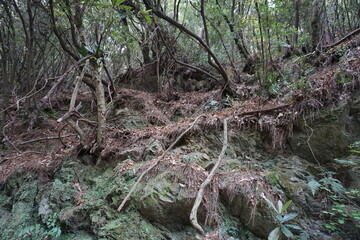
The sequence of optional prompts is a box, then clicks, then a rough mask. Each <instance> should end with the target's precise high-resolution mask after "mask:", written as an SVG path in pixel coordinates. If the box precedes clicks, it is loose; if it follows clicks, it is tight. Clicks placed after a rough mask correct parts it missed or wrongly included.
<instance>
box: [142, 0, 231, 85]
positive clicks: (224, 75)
mask: <svg viewBox="0 0 360 240" xmlns="http://www.w3.org/2000/svg"><path fill="white" fill-rule="evenodd" d="M143 2H144V4H145V6H146V7H147V8H148V9H151V10H152V12H153V13H154V14H155V15H156V16H158V17H159V18H161V19H164V20H165V21H167V22H168V23H170V24H171V25H173V26H175V27H177V28H178V29H179V30H180V31H182V32H184V33H186V34H187V35H189V36H190V37H192V38H193V39H195V40H196V41H197V42H198V43H199V45H200V46H202V47H203V48H204V50H205V51H206V52H207V53H208V54H209V56H210V57H211V58H212V59H213V60H214V62H215V64H216V67H217V68H216V70H217V71H218V72H219V73H220V75H221V76H222V78H223V80H224V85H226V84H228V82H229V78H228V75H227V73H226V71H225V69H224V67H223V66H222V65H221V63H220V62H219V60H218V58H217V57H216V56H215V54H214V53H213V51H212V50H211V49H210V47H209V46H208V45H207V44H206V43H205V42H204V41H203V40H202V39H201V38H200V37H199V36H197V35H196V34H195V33H193V32H192V31H190V30H189V29H187V28H186V27H185V26H184V25H182V24H181V23H179V22H177V21H175V20H174V19H172V18H171V17H169V16H167V15H165V14H164V13H163V12H162V11H159V10H157V9H156V8H155V7H154V6H153V5H152V4H151V3H150V1H149V0H143Z"/></svg>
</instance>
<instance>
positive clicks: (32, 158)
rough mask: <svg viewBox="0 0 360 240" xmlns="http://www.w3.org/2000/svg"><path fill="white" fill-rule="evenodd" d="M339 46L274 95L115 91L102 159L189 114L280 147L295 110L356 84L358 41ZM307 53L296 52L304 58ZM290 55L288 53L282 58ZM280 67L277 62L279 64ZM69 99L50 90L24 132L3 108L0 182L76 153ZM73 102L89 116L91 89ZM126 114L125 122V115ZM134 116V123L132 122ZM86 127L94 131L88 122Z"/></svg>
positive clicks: (166, 131) (20, 121)
mask: <svg viewBox="0 0 360 240" xmlns="http://www.w3.org/2000/svg"><path fill="white" fill-rule="evenodd" d="M346 44H347V43H343V44H341V45H340V46H337V48H335V49H332V50H331V51H329V52H328V53H327V54H325V55H323V56H321V57H322V58H323V60H322V61H323V65H322V66H321V68H317V69H316V71H315V72H314V73H312V74H311V75H309V76H308V77H307V80H306V83H304V85H303V86H296V87H295V84H296V83H293V84H292V85H290V86H284V87H283V88H282V92H281V94H279V95H277V96H271V97H267V98H266V99H264V97H262V96H261V92H259V91H254V90H253V89H254V86H248V85H246V84H239V85H234V87H235V88H237V89H238V92H239V96H240V97H239V98H233V97H229V96H228V97H226V98H222V97H221V96H222V90H221V89H218V90H212V91H209V92H182V93H181V92H171V93H168V94H167V95H166V96H165V95H164V94H158V93H147V92H143V91H137V90H131V89H125V88H122V89H118V91H117V97H116V98H115V99H114V113H113V114H111V117H110V119H108V122H107V131H106V148H105V150H104V151H103V153H102V156H101V157H102V158H106V157H107V156H109V154H110V155H111V154H116V153H120V152H122V151H124V150H126V149H129V148H133V147H134V146H138V147H142V146H143V145H144V143H145V141H146V140H147V139H149V138H150V137H151V138H154V139H158V140H160V141H161V142H162V143H163V144H164V146H169V145H170V143H172V142H173V141H174V140H175V139H176V138H177V136H179V135H180V134H181V133H182V132H183V131H184V130H185V129H187V128H188V126H189V125H190V124H191V123H192V122H193V121H195V119H198V121H197V122H196V124H195V127H193V128H192V131H191V132H190V133H189V134H195V133H200V132H204V131H207V130H209V129H214V128H221V127H222V122H223V119H225V118H227V119H228V121H229V124H230V125H232V126H236V127H238V128H257V129H260V130H262V131H266V132H268V133H269V141H270V142H271V143H272V145H273V147H274V148H282V146H283V144H284V142H285V140H286V138H287V137H288V136H289V135H290V134H291V131H292V129H293V126H294V124H296V121H297V119H298V118H299V117H300V116H302V115H304V114H314V113H317V112H319V111H320V110H321V109H324V108H329V107H332V106H334V105H335V104H336V103H337V102H339V101H342V100H345V99H346V98H348V97H349V94H350V93H351V92H352V91H354V90H355V89H357V88H358V87H359V83H360V80H359V79H360V78H359V73H360V47H353V48H349V49H350V50H348V51H345V50H343V49H346V48H347V45H346ZM340 50H341V51H342V55H341V56H340V57H339V59H337V60H336V61H335V63H332V62H331V59H332V58H334V55H336V54H338V53H339V52H340ZM314 57H315V56H308V57H307V58H306V57H299V58H302V59H301V61H308V59H309V58H314ZM316 58H317V60H316V61H321V60H318V59H319V58H320V57H316ZM329 59H330V60H329ZM297 60H299V59H297V58H293V59H291V60H288V62H290V61H291V62H295V61H297ZM326 61H327V63H326ZM329 61H330V63H329ZM282 64H284V63H282ZM284 65H285V64H284ZM284 65H282V66H281V67H283V68H284V67H285V66H284ZM169 94H170V96H169ZM259 94H260V95H259ZM241 96H242V97H241ZM70 97H71V93H68V94H66V93H64V94H62V95H61V96H57V98H56V99H55V100H54V103H53V108H52V109H48V110H47V111H45V112H43V113H42V114H41V119H39V121H38V124H37V126H36V128H35V129H32V130H26V129H27V120H26V118H25V117H24V116H22V115H21V114H20V113H19V111H16V110H17V109H16V108H15V107H14V108H12V109H11V110H10V111H8V112H7V114H8V115H9V116H10V117H11V119H12V122H11V123H8V124H7V125H6V126H5V128H4V130H3V131H4V133H5V135H6V136H7V138H8V139H7V141H6V140H5V139H4V140H3V144H2V146H1V148H2V150H1V156H0V182H4V181H5V180H6V179H7V177H8V176H9V175H11V173H13V172H14V171H16V170H17V169H18V168H23V169H27V170H28V171H32V172H36V173H38V174H39V179H40V180H41V181H44V182H46V181H49V180H51V178H52V175H53V174H54V172H55V171H56V170H57V168H58V167H59V165H60V164H61V162H62V159H64V158H65V157H67V156H69V155H70V154H76V153H77V151H78V149H77V146H78V144H79V139H78V137H77V136H76V134H75V132H74V131H73V130H72V129H71V128H70V127H69V126H67V125H66V124H65V123H58V122H57V119H58V118H59V117H61V116H62V114H63V113H64V112H66V111H67V108H68V103H69V102H70ZM78 100H79V101H82V102H83V103H85V106H86V108H87V109H88V110H90V112H91V113H90V114H89V113H84V114H87V115H88V116H86V117H88V118H89V119H94V117H95V114H94V113H95V112H96V111H95V109H94V105H95V104H94V102H93V101H92V95H91V94H90V93H83V94H80V96H79V98H78ZM199 116H201V118H199ZM129 117H131V118H132V120H131V121H130V120H129V121H127V120H128V119H129ZM134 117H135V118H137V119H138V122H134V120H133V119H134ZM126 119H127V120H126ZM88 131H89V132H91V131H93V130H91V128H90V127H89V128H88ZM139 160H140V159H139Z"/></svg>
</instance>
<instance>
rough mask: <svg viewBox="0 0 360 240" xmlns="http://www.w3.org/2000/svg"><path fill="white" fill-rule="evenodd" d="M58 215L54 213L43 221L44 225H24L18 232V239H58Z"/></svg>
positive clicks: (59, 229) (59, 232) (59, 230)
mask: <svg viewBox="0 0 360 240" xmlns="http://www.w3.org/2000/svg"><path fill="white" fill-rule="evenodd" d="M58 217H59V215H58V214H57V213H54V214H52V215H50V216H48V218H47V219H46V221H45V225H46V227H44V226H43V225H41V224H35V225H31V226H28V227H25V228H24V229H23V230H22V231H20V232H19V234H18V236H17V237H18V238H19V239H29V240H34V239H36V240H45V239H59V238H60V235H61V228H60V224H59V222H58Z"/></svg>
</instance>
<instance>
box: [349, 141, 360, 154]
mask: <svg viewBox="0 0 360 240" xmlns="http://www.w3.org/2000/svg"><path fill="white" fill-rule="evenodd" d="M349 149H350V152H351V153H355V154H360V141H356V142H354V143H352V144H350V145H349Z"/></svg>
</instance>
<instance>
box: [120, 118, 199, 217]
mask: <svg viewBox="0 0 360 240" xmlns="http://www.w3.org/2000/svg"><path fill="white" fill-rule="evenodd" d="M202 116H203V115H200V116H198V117H197V118H195V120H194V121H193V122H192V123H191V125H190V126H189V127H188V128H187V129H186V130H185V131H184V132H182V133H181V134H180V135H179V136H178V137H177V138H176V139H175V141H174V142H173V143H172V144H171V145H170V146H169V147H168V148H167V149H166V150H165V151H164V152H163V154H161V156H160V157H158V158H157V159H156V160H155V161H154V163H153V164H152V165H150V166H149V167H148V168H147V169H146V170H145V171H143V172H142V173H141V175H140V176H139V178H138V180H137V181H136V182H135V184H134V185H133V186H132V188H131V189H130V191H129V193H128V194H127V195H126V197H125V198H124V200H123V201H122V202H121V204H120V206H119V207H118V209H117V210H118V211H119V212H120V211H121V209H122V208H123V207H124V205H125V203H126V202H127V201H128V200H129V198H130V196H131V194H132V193H133V192H134V191H135V189H136V187H137V186H138V185H139V183H140V182H141V180H142V179H143V178H144V176H145V175H146V174H147V173H148V172H149V171H150V170H151V169H153V168H154V167H155V166H156V165H157V164H158V163H159V162H160V160H161V159H162V158H163V157H164V156H165V155H166V154H167V153H168V152H169V151H170V150H171V149H172V148H173V147H174V146H175V144H176V143H178V142H179V141H180V140H181V138H182V137H183V136H184V135H185V134H186V133H188V132H189V131H190V130H191V129H192V128H193V127H194V126H195V123H196V122H197V121H198V120H199V119H200V118H201V117H202Z"/></svg>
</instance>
